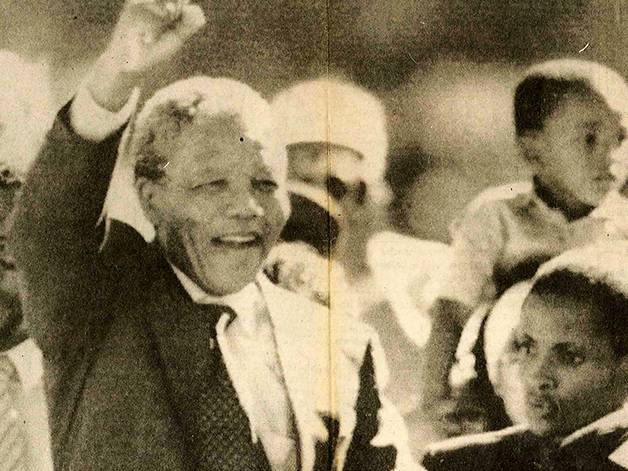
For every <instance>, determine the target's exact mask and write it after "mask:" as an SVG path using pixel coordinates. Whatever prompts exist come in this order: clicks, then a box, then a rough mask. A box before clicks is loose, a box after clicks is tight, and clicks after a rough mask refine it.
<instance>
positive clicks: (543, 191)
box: [532, 176, 595, 221]
mask: <svg viewBox="0 0 628 471" xmlns="http://www.w3.org/2000/svg"><path fill="white" fill-rule="evenodd" d="M532 181H533V188H534V190H533V193H534V196H535V197H536V199H537V200H539V201H540V202H542V203H543V204H544V206H546V207H548V208H550V209H552V210H554V211H559V212H560V213H561V214H562V215H563V216H564V218H565V219H567V220H568V221H575V220H578V219H582V218H583V217H586V216H588V215H589V214H591V212H592V211H593V210H594V209H595V206H590V205H588V204H582V206H581V207H580V208H579V209H577V210H573V209H569V208H566V207H565V206H564V205H563V204H562V203H561V202H560V201H559V200H558V198H556V196H555V195H554V194H553V193H552V191H551V190H550V189H549V188H548V187H547V186H545V185H544V184H543V183H542V182H541V180H540V179H539V178H537V177H536V176H535V177H534V178H533V179H532Z"/></svg>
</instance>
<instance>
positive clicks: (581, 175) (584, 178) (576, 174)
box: [522, 94, 626, 206]
mask: <svg viewBox="0 0 628 471" xmlns="http://www.w3.org/2000/svg"><path fill="white" fill-rule="evenodd" d="M625 135H626V130H625V129H624V128H623V127H622V125H621V121H620V116H619V115H618V114H617V113H615V112H613V111H612V110H611V109H610V108H609V107H608V106H607V105H606V103H604V101H603V100H602V99H600V98H598V97H596V96H594V95H583V94H574V95H571V96H567V97H565V98H564V100H563V101H562V102H561V104H560V105H559V106H558V107H557V109H556V110H555V111H554V112H553V113H552V114H551V115H550V116H549V117H548V118H547V120H546V121H545V124H544V127H543V130H541V131H539V132H537V133H534V134H533V135H531V136H529V138H527V139H525V138H524V139H523V140H522V143H523V145H524V148H525V147H526V146H527V147H528V149H526V152H527V153H528V154H529V155H531V156H532V159H531V163H532V166H533V171H534V173H535V175H536V176H537V177H538V178H540V179H541V181H542V182H543V183H544V184H545V185H546V186H547V187H548V188H549V189H550V190H553V191H554V192H555V194H556V196H559V197H561V196H562V197H563V198H564V199H565V200H566V201H573V202H574V203H581V204H582V203H584V204H587V205H591V206H597V205H598V203H599V202H600V200H601V199H602V197H603V196H604V195H605V194H606V193H607V192H608V190H609V189H610V187H611V185H612V184H613V181H614V177H613V175H612V174H611V172H610V166H611V163H612V157H611V155H612V153H613V152H614V151H616V150H617V149H618V148H619V147H620V145H621V143H622V142H623V140H624V138H625Z"/></svg>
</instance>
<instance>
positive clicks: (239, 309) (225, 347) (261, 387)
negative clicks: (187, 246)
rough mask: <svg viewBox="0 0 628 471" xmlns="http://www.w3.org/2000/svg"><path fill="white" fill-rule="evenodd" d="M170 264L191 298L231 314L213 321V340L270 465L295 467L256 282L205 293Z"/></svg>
mask: <svg viewBox="0 0 628 471" xmlns="http://www.w3.org/2000/svg"><path fill="white" fill-rule="evenodd" d="M173 270H174V272H175V274H176V275H177V277H178V278H179V280H180V281H181V284H182V285H183V287H184V288H185V290H186V291H187V292H188V294H189V295H190V297H191V298H192V300H193V301H194V302H195V303H199V304H212V303H213V304H221V305H226V306H228V307H230V308H231V309H233V311H234V312H235V313H236V317H235V319H233V320H232V321H231V322H229V323H227V322H225V321H226V319H225V321H221V322H219V323H218V325H217V336H218V344H219V346H220V350H221V352H222V355H223V358H224V361H225V364H226V366H227V371H228V372H229V376H230V377H231V380H232V381H233V384H234V387H235V389H236V392H237V393H238V397H239V398H240V402H241V404H242V406H243V408H244V410H245V412H246V414H247V416H248V418H249V421H250V423H251V435H252V437H253V439H254V441H257V439H258V438H259V440H261V442H262V445H263V447H264V451H265V452H266V456H267V457H268V459H269V461H270V464H271V467H272V469H273V470H274V471H284V470H285V471H288V470H296V469H297V446H296V432H295V428H294V418H293V415H292V408H291V405H290V402H289V400H288V394H287V391H286V386H285V383H284V379H283V372H282V370H281V366H280V364H279V358H278V356H277V346H276V343H275V338H274V335H273V331H272V325H271V322H270V317H269V315H268V309H267V307H266V303H265V302H264V298H263V296H262V293H261V291H260V289H259V286H258V285H257V284H256V283H251V284H249V285H248V286H246V287H244V288H243V289H242V290H241V291H239V292H237V293H234V294H230V295H228V296H224V297H214V296H210V295H208V294H206V293H205V292H203V290H201V288H199V287H198V285H196V284H195V283H194V282H193V281H192V280H190V279H189V278H188V277H187V276H186V275H185V274H183V273H182V272H181V271H180V270H177V269H176V268H175V267H173Z"/></svg>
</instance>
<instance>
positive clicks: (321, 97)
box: [272, 79, 388, 201]
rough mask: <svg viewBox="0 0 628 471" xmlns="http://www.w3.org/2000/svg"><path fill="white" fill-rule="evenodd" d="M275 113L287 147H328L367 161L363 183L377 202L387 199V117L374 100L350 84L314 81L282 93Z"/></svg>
mask: <svg viewBox="0 0 628 471" xmlns="http://www.w3.org/2000/svg"><path fill="white" fill-rule="evenodd" d="M272 109H273V115H274V118H275V120H276V123H277V124H276V128H277V129H276V132H277V136H278V139H279V140H280V141H281V142H282V143H283V145H284V146H288V145H290V144H298V143H306V142H328V143H331V144H336V145H340V146H344V147H348V148H350V149H353V150H355V151H356V152H358V153H359V154H361V155H362V157H363V161H362V165H361V166H360V168H359V169H358V170H357V171H358V173H359V178H360V179H361V180H363V181H364V183H366V184H367V186H368V188H369V192H370V193H371V195H372V196H373V198H374V199H375V201H383V200H385V199H386V197H387V188H386V184H385V182H384V171H385V169H386V155H387V153H388V135H387V132H386V111H385V109H384V106H383V105H382V103H381V102H380V101H379V100H378V99H377V98H376V97H375V96H374V95H372V94H371V93H369V92H367V91H366V90H364V89H362V88H360V87H358V86H356V85H353V84H350V83H347V82H341V81H338V80H332V79H318V80H310V81H306V82H301V83H298V84H296V85H294V86H292V87H290V88H288V89H287V90H285V91H283V92H280V93H279V94H278V95H277V96H276V97H275V98H274V99H273V100H272ZM330 165H331V166H332V171H333V165H334V163H333V162H331V163H330Z"/></svg>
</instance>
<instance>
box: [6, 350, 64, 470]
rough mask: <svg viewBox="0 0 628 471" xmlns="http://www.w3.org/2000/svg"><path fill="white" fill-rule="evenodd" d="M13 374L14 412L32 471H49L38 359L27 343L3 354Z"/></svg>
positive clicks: (45, 414) (39, 358)
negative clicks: (16, 382) (16, 378)
mask: <svg viewBox="0 0 628 471" xmlns="http://www.w3.org/2000/svg"><path fill="white" fill-rule="evenodd" d="M5 354H6V356H7V357H9V358H10V359H11V362H12V363H13V365H14V366H15V368H16V370H17V374H18V376H19V378H20V383H21V386H22V388H21V391H20V394H19V397H18V399H17V402H16V408H17V409H18V412H19V414H20V416H21V417H22V419H23V420H24V421H25V422H26V433H27V455H28V462H29V467H27V468H26V469H27V470H32V471H52V469H53V466H52V453H51V451H50V430H49V427H48V409H47V405H46V396H45V392H44V385H43V366H42V355H41V352H40V351H39V349H38V348H37V346H36V345H35V343H34V342H33V341H32V340H30V339H28V340H25V341H24V342H22V343H20V344H19V345H16V346H15V347H13V348H12V349H10V350H8V351H7V352H5Z"/></svg>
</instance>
